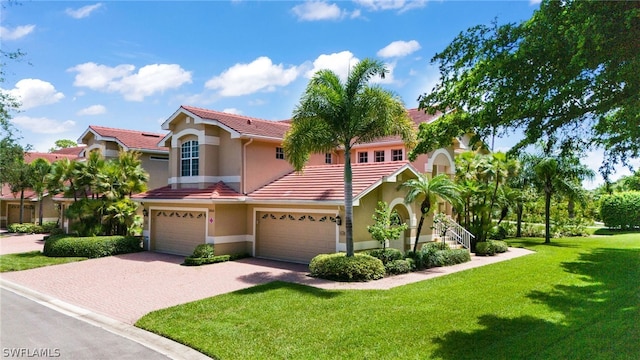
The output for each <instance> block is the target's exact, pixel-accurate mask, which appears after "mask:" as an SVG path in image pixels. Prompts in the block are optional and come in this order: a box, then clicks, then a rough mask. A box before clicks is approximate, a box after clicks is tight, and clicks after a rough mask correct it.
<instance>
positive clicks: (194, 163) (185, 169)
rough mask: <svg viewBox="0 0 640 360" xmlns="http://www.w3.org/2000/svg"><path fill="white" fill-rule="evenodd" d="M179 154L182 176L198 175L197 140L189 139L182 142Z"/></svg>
mask: <svg viewBox="0 0 640 360" xmlns="http://www.w3.org/2000/svg"><path fill="white" fill-rule="evenodd" d="M181 150H182V152H181V156H180V161H181V166H182V176H198V159H199V152H198V141H197V140H191V141H187V142H185V143H184V144H182V149H181Z"/></svg>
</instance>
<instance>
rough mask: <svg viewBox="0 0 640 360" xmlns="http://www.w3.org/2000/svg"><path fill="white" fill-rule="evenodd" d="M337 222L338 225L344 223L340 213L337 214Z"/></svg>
mask: <svg viewBox="0 0 640 360" xmlns="http://www.w3.org/2000/svg"><path fill="white" fill-rule="evenodd" d="M336 224H337V225H338V226H340V225H342V218H341V217H340V215H336Z"/></svg>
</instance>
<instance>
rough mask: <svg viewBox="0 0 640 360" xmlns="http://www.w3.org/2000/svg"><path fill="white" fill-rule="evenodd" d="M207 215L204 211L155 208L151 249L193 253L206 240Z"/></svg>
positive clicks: (152, 215)
mask: <svg viewBox="0 0 640 360" xmlns="http://www.w3.org/2000/svg"><path fill="white" fill-rule="evenodd" d="M206 224H207V220H206V216H205V213H204V212H202V211H175V210H154V211H152V212H151V250H155V251H159V252H165V253H169V254H176V255H185V256H187V255H191V254H192V253H193V250H194V249H195V248H196V246H197V245H199V244H204V243H205V240H206V229H205V227H206Z"/></svg>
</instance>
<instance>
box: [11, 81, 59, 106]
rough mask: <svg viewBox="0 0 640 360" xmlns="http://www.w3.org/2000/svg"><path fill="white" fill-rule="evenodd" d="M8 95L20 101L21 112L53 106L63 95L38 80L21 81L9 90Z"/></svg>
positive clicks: (50, 85) (47, 83)
mask: <svg viewBox="0 0 640 360" xmlns="http://www.w3.org/2000/svg"><path fill="white" fill-rule="evenodd" d="M9 94H10V95H11V96H12V97H14V98H15V99H16V100H18V101H20V103H21V106H20V109H22V110H27V109H31V108H34V107H37V106H42V105H49V104H54V103H57V102H58V101H60V100H62V99H63V98H64V94H63V93H61V92H58V91H56V88H55V87H54V86H53V85H52V84H51V83H49V82H46V81H42V80H40V79H22V80H20V81H18V82H17V83H16V86H15V88H13V89H11V90H9Z"/></svg>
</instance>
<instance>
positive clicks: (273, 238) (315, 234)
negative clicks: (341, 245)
mask: <svg viewBox="0 0 640 360" xmlns="http://www.w3.org/2000/svg"><path fill="white" fill-rule="evenodd" d="M257 217H258V224H257V229H256V256H259V257H264V258H269V259H278V260H286V261H292V262H300V263H309V261H311V259H312V258H313V257H314V256H316V255H318V254H326V253H334V252H335V251H336V224H335V221H336V219H335V217H333V216H332V215H328V214H314V213H294V212H258V214H257Z"/></svg>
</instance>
